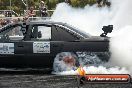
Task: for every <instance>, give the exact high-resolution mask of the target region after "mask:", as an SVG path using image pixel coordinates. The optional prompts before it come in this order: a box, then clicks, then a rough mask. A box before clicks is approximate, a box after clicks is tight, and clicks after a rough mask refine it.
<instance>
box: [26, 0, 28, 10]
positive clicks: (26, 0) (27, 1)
mask: <svg viewBox="0 0 132 88" xmlns="http://www.w3.org/2000/svg"><path fill="white" fill-rule="evenodd" d="M26 4H27V8H26V9H27V11H28V0H26Z"/></svg>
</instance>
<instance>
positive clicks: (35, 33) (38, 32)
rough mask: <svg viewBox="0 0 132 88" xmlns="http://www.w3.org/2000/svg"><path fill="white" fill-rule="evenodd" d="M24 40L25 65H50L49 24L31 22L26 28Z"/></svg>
mask: <svg viewBox="0 0 132 88" xmlns="http://www.w3.org/2000/svg"><path fill="white" fill-rule="evenodd" d="M27 32H28V33H27V35H26V37H25V42H26V43H27V44H28V50H27V54H26V64H27V65H26V66H27V67H33V68H34V67H35V68H36V67H38V68H40V67H43V68H49V67H52V62H53V61H52V59H51V58H50V55H51V50H50V49H51V44H50V40H51V26H50V25H46V24H31V25H30V26H29V28H28V31H27Z"/></svg>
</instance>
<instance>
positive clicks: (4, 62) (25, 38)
mask: <svg viewBox="0 0 132 88" xmlns="http://www.w3.org/2000/svg"><path fill="white" fill-rule="evenodd" d="M108 47H109V38H108V37H100V36H91V35H89V34H85V33H83V32H80V31H79V30H78V29H76V28H74V27H72V26H70V25H68V24H66V23H62V22H52V21H45V22H28V23H16V24H13V23H12V24H8V25H6V26H4V27H2V28H0V67H10V68H12V67H13V68H14V67H16V68H17V67H18V68H28V67H31V68H39V67H42V68H52V67H53V62H54V58H55V57H56V55H57V54H58V53H61V52H71V53H74V54H75V55H76V52H96V53H99V52H108ZM98 55H99V56H101V54H98ZM66 58H67V57H66ZM64 61H65V62H66V63H68V62H70V61H71V62H72V61H75V60H68V59H67V60H66V59H65V60H64ZM77 61H78V59H76V62H77Z"/></svg>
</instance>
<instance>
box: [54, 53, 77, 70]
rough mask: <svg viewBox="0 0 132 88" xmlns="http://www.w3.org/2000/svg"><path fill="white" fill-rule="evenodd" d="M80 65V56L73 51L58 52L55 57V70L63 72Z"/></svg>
mask: <svg viewBox="0 0 132 88" xmlns="http://www.w3.org/2000/svg"><path fill="white" fill-rule="evenodd" d="M77 66H79V61H78V57H77V55H76V54H75V53H73V52H61V53H58V54H57V55H56V57H55V59H54V64H53V70H54V72H63V71H68V70H75V69H76V68H77Z"/></svg>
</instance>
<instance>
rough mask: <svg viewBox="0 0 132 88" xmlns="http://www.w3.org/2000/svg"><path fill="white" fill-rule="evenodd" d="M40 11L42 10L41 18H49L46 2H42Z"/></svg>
mask: <svg viewBox="0 0 132 88" xmlns="http://www.w3.org/2000/svg"><path fill="white" fill-rule="evenodd" d="M39 10H40V16H41V17H47V16H48V11H47V7H46V5H45V3H44V1H41V2H40V7H39Z"/></svg>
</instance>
